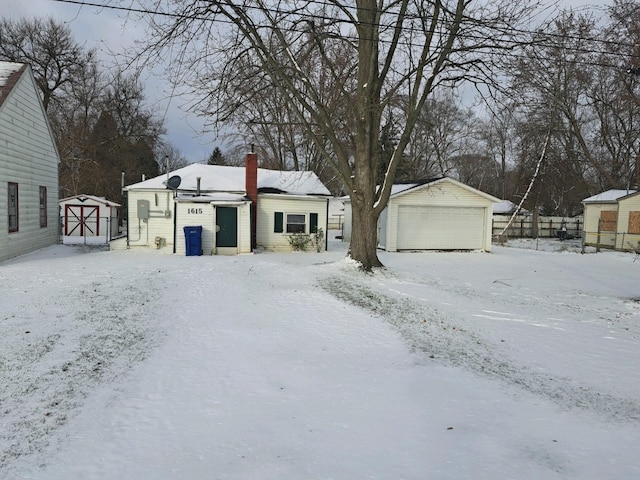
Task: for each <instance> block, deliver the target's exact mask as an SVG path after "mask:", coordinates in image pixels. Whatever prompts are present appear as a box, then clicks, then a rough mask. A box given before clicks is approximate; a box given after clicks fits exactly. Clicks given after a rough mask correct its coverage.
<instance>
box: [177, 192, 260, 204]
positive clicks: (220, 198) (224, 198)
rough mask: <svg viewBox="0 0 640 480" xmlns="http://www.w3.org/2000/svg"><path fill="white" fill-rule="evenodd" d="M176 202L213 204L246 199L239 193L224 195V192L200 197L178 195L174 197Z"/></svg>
mask: <svg viewBox="0 0 640 480" xmlns="http://www.w3.org/2000/svg"><path fill="white" fill-rule="evenodd" d="M176 200H177V201H178V202H180V201H185V202H201V203H213V202H230V203H237V202H246V201H247V197H245V196H244V195H243V194H240V193H226V192H214V193H205V194H202V195H200V196H195V195H185V194H180V195H178V196H177V197H176Z"/></svg>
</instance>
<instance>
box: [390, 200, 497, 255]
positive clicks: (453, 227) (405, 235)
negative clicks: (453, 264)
mask: <svg viewBox="0 0 640 480" xmlns="http://www.w3.org/2000/svg"><path fill="white" fill-rule="evenodd" d="M484 232H485V225H484V208H478V207H426V206H418V205H400V206H399V208H398V247H397V248H398V250H478V249H482V248H484V241H483V240H484Z"/></svg>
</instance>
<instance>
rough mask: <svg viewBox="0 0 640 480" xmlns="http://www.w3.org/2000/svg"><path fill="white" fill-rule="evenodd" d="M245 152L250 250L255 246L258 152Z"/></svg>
mask: <svg viewBox="0 0 640 480" xmlns="http://www.w3.org/2000/svg"><path fill="white" fill-rule="evenodd" d="M251 150H252V152H251V153H247V155H246V157H245V166H244V171H245V190H246V192H247V197H249V199H250V200H251V250H253V249H254V248H256V218H257V215H256V214H257V212H258V154H257V153H254V152H253V148H251Z"/></svg>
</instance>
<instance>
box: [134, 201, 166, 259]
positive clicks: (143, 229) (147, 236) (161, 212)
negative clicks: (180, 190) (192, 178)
mask: <svg viewBox="0 0 640 480" xmlns="http://www.w3.org/2000/svg"><path fill="white" fill-rule="evenodd" d="M138 200H147V201H149V206H150V208H149V210H150V218H149V219H148V220H144V219H141V218H138ZM127 201H128V218H127V227H128V236H129V246H130V247H154V248H155V239H156V237H160V238H164V239H165V244H166V246H167V247H168V248H170V249H171V251H173V228H174V222H173V211H174V207H175V206H174V200H173V192H171V191H169V190H155V191H154V190H138V191H135V190H130V191H129V192H128V194H127Z"/></svg>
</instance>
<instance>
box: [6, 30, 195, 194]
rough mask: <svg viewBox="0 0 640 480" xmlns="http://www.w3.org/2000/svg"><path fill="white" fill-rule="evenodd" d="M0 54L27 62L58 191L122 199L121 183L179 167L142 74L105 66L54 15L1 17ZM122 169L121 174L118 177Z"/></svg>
mask: <svg viewBox="0 0 640 480" xmlns="http://www.w3.org/2000/svg"><path fill="white" fill-rule="evenodd" d="M0 59H1V60H5V61H13V62H23V63H28V64H29V65H30V66H31V69H32V71H33V74H34V77H35V79H36V82H37V85H38V88H39V89H40V93H41V98H42V103H43V106H44V108H45V110H46V113H47V116H48V118H49V123H50V125H51V128H52V130H53V134H54V136H55V139H56V142H57V145H58V150H59V153H60V157H61V163H60V168H59V176H60V178H59V186H60V196H61V197H68V196H73V195H77V194H89V195H97V196H101V197H105V198H107V199H109V200H112V201H116V202H123V201H124V197H123V195H122V191H121V185H122V182H123V181H124V183H125V185H126V184H131V183H134V182H137V181H140V180H141V179H142V178H143V175H144V176H146V177H147V178H150V177H154V176H157V175H158V174H160V173H162V172H163V171H164V169H165V168H166V158H167V157H168V158H169V160H170V164H171V165H172V166H175V165H180V166H182V165H184V164H186V160H185V159H184V158H183V157H182V156H181V154H180V152H179V151H178V150H177V149H176V148H175V147H174V146H172V145H171V144H169V143H168V142H166V141H165V140H164V139H163V134H164V133H165V129H164V122H163V121H162V120H161V119H159V118H158V116H157V115H156V114H155V113H154V112H153V111H152V110H151V109H150V108H149V107H148V106H147V105H146V99H145V95H144V87H143V85H142V83H141V82H140V80H139V74H137V73H136V72H132V71H126V70H124V69H121V68H108V67H107V66H105V65H104V64H103V63H101V62H100V60H99V59H98V55H97V52H96V51H95V50H93V49H87V48H85V47H83V46H82V45H80V44H79V43H78V42H77V41H76V40H75V39H74V37H73V34H72V32H71V30H70V29H69V27H68V26H67V25H64V24H62V23H59V22H57V21H55V20H54V19H52V18H46V19H38V18H35V19H20V20H11V19H9V18H1V19H0ZM123 173H124V178H123Z"/></svg>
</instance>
